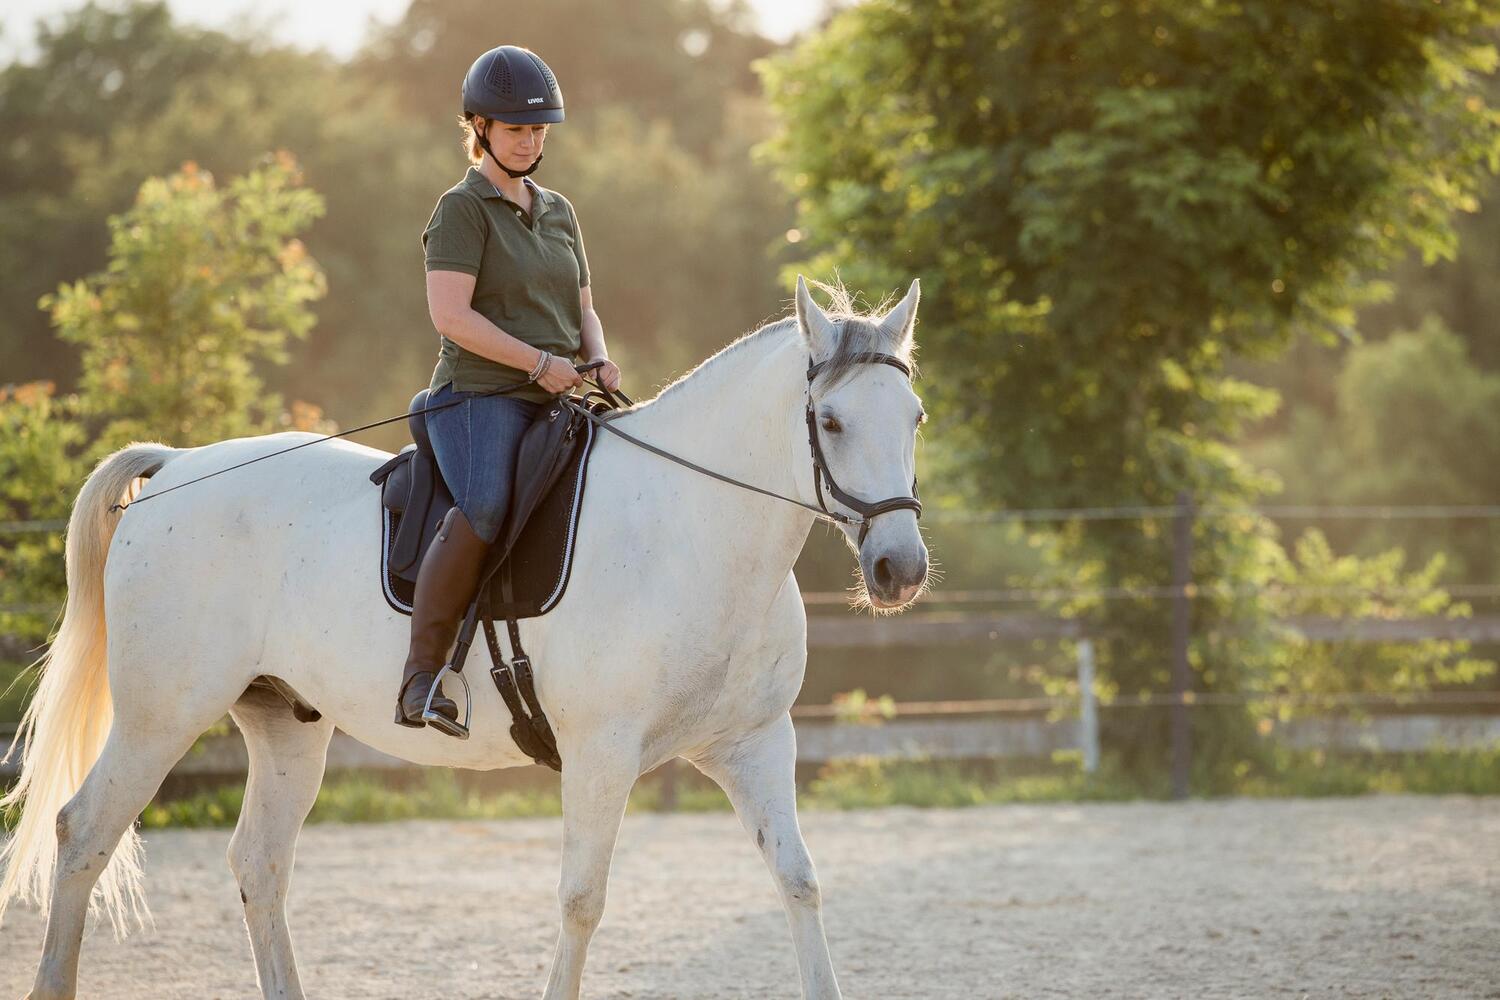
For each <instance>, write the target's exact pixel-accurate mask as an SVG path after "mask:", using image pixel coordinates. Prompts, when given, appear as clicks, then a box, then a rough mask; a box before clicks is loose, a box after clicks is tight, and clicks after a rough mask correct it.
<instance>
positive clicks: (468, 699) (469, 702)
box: [422, 661, 474, 740]
mask: <svg viewBox="0 0 1500 1000" xmlns="http://www.w3.org/2000/svg"><path fill="white" fill-rule="evenodd" d="M444 674H452V675H453V676H454V677H457V678H458V682H459V683H460V684H462V685H463V686H464V721H463V722H455V721H453V720H452V719H450V718H448V717H447V716H446V715H444V714H443V713H442V712H434V711H433V710H432V699H433V697H434V696H435V695H436V694H437V692H438V687H439V686H441V684H442V681H443V675H444ZM473 709H474V698H473V696H472V695H471V694H470V692H469V681H468V679H467V678H465V677H464V675H463V674H461V673H459V672H457V671H455V670H454V669H453V663H452V662H451V661H450V662H448V663H445V664H443V669H442V670H439V671H438V674H437V676H436V677H434V678H433V679H432V687H430V688H428V689H427V700H426V701H425V702H423V703H422V721H423V722H425V723H427V724H428V725H430V726H434V727H436V728H437V729H439V730H441V731H442V732H445V733H447V734H448V735H449V736H454V737H457V738H458V739H461V740H466V739H468V738H469V714H470V713H471V712H472V711H473Z"/></svg>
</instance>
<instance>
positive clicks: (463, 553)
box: [396, 507, 490, 736]
mask: <svg viewBox="0 0 1500 1000" xmlns="http://www.w3.org/2000/svg"><path fill="white" fill-rule="evenodd" d="M489 548H490V543H489V542H486V541H485V540H484V539H483V538H480V537H479V536H478V535H476V534H475V533H474V529H473V528H472V527H471V526H470V525H469V519H468V518H467V517H465V516H464V512H463V511H461V510H459V509H458V508H457V507H450V508H449V509H448V513H447V515H445V516H444V518H443V523H442V526H441V527H439V528H438V533H437V534H436V535H435V536H433V539H432V544H431V545H430V546H429V547H428V549H427V552H426V554H425V555H423V557H422V565H421V567H420V568H419V569H418V570H417V584H416V592H415V594H414V596H413V598H412V609H411V649H410V651H409V652H408V653H407V656H406V667H405V669H404V670H403V671H402V674H401V690H400V692H399V693H398V694H397V696H396V721H397V722H398V723H400V724H401V725H403V726H414V727H416V728H421V727H422V726H425V725H426V724H427V723H425V722H424V721H422V706H423V704H425V703H426V701H427V692H428V690H429V689H430V688H431V687H432V684H433V681H435V680H437V674H438V671H440V670H442V669H443V664H444V663H445V662H446V660H447V656H448V649H449V647H450V646H452V645H453V640H454V638H455V637H456V636H457V635H458V627H459V625H460V624H461V623H462V621H463V617H464V613H465V612H467V611H468V610H469V602H470V601H471V600H473V598H474V588H475V587H476V586H477V585H478V583H479V571H480V569H481V568H483V565H484V557H485V554H486V553H488V552H489ZM432 710H433V711H434V712H437V713H440V714H441V715H443V716H444V717H445V718H447V719H450V720H452V722H453V728H450V727H447V726H444V725H443V724H442V723H441V722H438V723H434V726H435V728H437V729H439V730H441V731H442V732H445V733H448V735H450V736H461V735H462V733H461V732H456V731H455V729H456V728H457V727H458V705H457V704H456V703H455V702H454V701H453V699H451V698H445V697H444V696H443V692H442V688H441V687H439V688H438V690H437V692H436V693H435V694H434V695H433V697H432Z"/></svg>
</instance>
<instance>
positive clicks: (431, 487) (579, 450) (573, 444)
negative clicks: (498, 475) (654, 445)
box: [370, 389, 594, 619]
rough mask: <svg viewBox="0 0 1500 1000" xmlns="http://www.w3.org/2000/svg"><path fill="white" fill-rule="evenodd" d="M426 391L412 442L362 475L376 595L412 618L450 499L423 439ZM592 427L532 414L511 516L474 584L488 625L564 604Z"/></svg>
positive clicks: (552, 411) (557, 415) (558, 412)
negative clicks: (377, 539)
mask: <svg viewBox="0 0 1500 1000" xmlns="http://www.w3.org/2000/svg"><path fill="white" fill-rule="evenodd" d="M426 405H427V390H426V389H423V390H422V391H421V392H419V393H417V394H416V396H414V397H413V398H412V401H411V406H410V407H408V412H409V413H411V416H410V417H409V418H408V426H409V427H410V429H411V435H412V441H413V443H412V444H409V445H407V446H406V447H405V448H403V449H402V450H401V452H400V454H398V455H396V457H395V458H392V459H391V460H390V461H389V462H386V463H385V464H384V465H382V466H381V467H380V468H378V469H376V470H375V471H374V472H372V473H371V474H370V481H371V482H373V483H376V484H378V485H379V486H380V506H381V509H382V545H381V589H382V591H383V592H384V593H385V599H386V602H387V603H388V604H390V606H391V607H392V608H395V609H396V610H397V611H399V612H401V613H402V614H406V615H409V614H411V606H412V592H413V590H414V589H415V586H416V582H417V571H418V570H419V569H420V568H421V562H422V556H423V555H425V554H426V552H427V547H428V546H429V545H430V544H432V539H433V536H434V535H436V534H437V529H438V527H439V525H441V524H442V520H443V515H444V514H446V513H448V508H450V507H452V506H453V493H452V491H451V490H449V489H448V484H447V483H446V482H444V481H443V474H442V471H441V470H440V469H439V468H438V464H437V458H436V457H435V456H434V455H433V451H432V443H431V441H430V439H429V438H428V436H427V418H426V415H425V414H423V413H422V412H421V411H422V410H423V409H424V408H425V407H426ZM593 438H594V426H593V424H592V423H590V422H589V421H588V420H587V419H586V418H585V417H583V416H582V415H581V414H578V413H576V412H574V411H572V410H570V409H569V408H568V407H566V406H564V405H563V404H562V402H561V401H560V400H553V401H552V402H550V403H548V404H547V405H546V406H545V407H544V408H543V409H541V410H539V411H538V412H537V416H536V419H535V420H534V421H533V422H532V425H531V427H530V428H528V429H527V431H526V433H525V434H524V435H523V436H522V438H521V444H520V447H519V449H518V451H517V455H516V473H515V484H514V486H513V488H512V493H511V505H510V511H509V513H508V514H507V515H506V520H505V523H504V525H502V526H501V529H500V534H499V536H498V537H497V538H496V539H495V541H494V543H493V544H492V545H491V546H490V552H489V556H488V558H487V559H486V561H485V569H484V571H483V573H482V574H481V577H480V578H481V579H482V580H485V581H486V583H485V586H484V588H483V590H482V591H481V594H480V596H481V598H482V599H481V601H480V613H481V614H483V615H484V616H486V617H488V618H492V619H505V618H535V617H537V616H539V615H544V614H546V613H547V612H548V611H550V610H552V608H553V607H554V606H555V605H556V604H557V602H558V601H559V600H561V599H562V596H563V592H564V591H565V590H566V589H567V585H568V573H569V569H570V568H571V566H572V556H573V541H574V538H575V537H576V535H577V530H576V529H577V525H578V514H579V511H581V510H582V508H583V489H584V484H585V482H586V480H587V472H588V454H589V450H590V447H591V446H592V444H593Z"/></svg>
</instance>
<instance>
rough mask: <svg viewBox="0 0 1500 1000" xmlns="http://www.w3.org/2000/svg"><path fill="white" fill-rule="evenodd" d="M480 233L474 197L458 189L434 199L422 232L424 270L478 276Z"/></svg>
mask: <svg viewBox="0 0 1500 1000" xmlns="http://www.w3.org/2000/svg"><path fill="white" fill-rule="evenodd" d="M484 235H485V222H484V213H483V211H482V210H481V209H480V207H479V206H478V205H476V204H475V203H474V200H473V199H472V198H470V197H468V196H467V195H465V194H462V193H460V192H458V191H449V192H447V193H446V194H444V195H443V196H442V197H441V198H439V199H438V203H437V207H436V208H434V209H433V210H432V218H431V219H430V220H428V222H427V228H426V229H425V230H423V231H422V251H423V253H424V254H425V255H426V258H427V270H429V271H462V272H463V273H464V274H472V275H478V274H479V265H480V262H481V261H482V260H483V259H484Z"/></svg>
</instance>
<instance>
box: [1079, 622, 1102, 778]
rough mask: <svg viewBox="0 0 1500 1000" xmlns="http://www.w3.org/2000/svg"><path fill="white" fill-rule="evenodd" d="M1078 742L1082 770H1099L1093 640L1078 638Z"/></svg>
mask: <svg viewBox="0 0 1500 1000" xmlns="http://www.w3.org/2000/svg"><path fill="white" fill-rule="evenodd" d="M1078 744H1079V746H1080V747H1081V748H1082V749H1083V771H1084V773H1085V774H1094V773H1095V772H1097V771H1098V770H1099V702H1098V700H1097V699H1096V698H1095V697H1094V640H1092V639H1079V640H1078Z"/></svg>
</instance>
